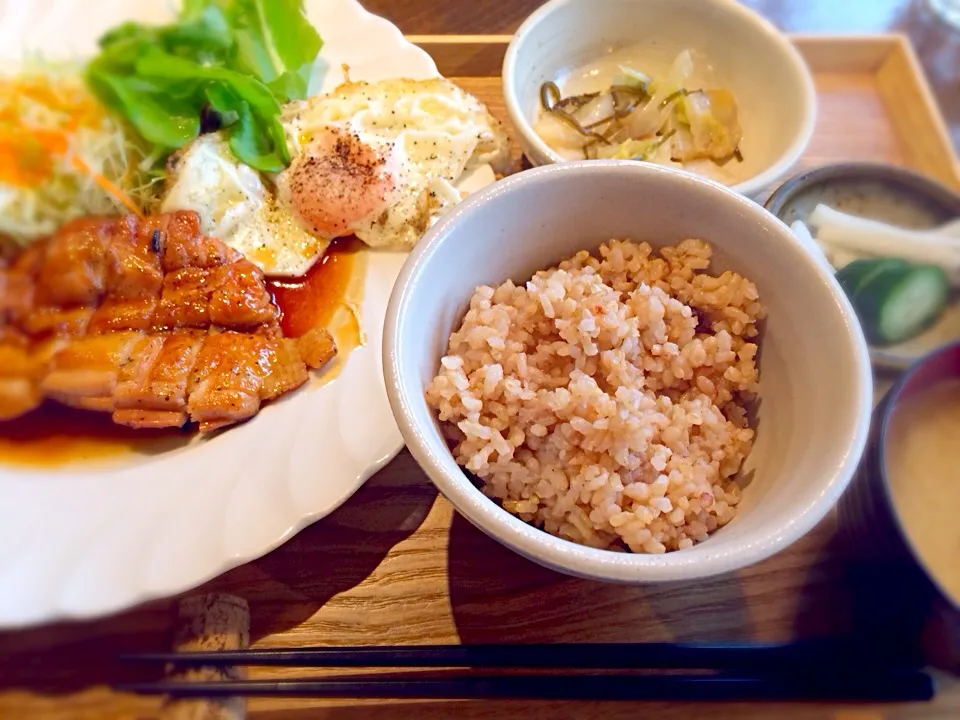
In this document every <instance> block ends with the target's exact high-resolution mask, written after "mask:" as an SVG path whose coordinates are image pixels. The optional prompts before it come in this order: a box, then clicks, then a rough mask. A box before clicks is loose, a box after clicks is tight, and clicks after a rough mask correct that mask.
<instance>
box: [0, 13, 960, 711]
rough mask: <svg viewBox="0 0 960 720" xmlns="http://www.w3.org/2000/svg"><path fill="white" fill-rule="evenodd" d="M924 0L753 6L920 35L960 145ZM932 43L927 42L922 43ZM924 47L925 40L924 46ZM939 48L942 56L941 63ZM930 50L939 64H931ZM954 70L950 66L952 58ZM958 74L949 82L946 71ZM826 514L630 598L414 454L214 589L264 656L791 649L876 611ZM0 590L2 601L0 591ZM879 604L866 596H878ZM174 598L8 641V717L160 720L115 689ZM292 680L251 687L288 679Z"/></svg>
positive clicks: (288, 706)
mask: <svg viewBox="0 0 960 720" xmlns="http://www.w3.org/2000/svg"><path fill="white" fill-rule="evenodd" d="M924 1H925V0H920V1H914V2H909V1H906V0H750V1H749V2H748V4H750V5H752V6H754V7H755V8H757V9H759V10H760V11H762V12H764V13H766V14H767V15H768V16H770V17H771V18H773V19H774V20H775V21H776V22H777V23H778V24H779V25H780V26H781V27H783V28H785V29H787V30H791V31H829V32H847V31H849V32H873V31H883V30H890V29H895V30H897V29H899V30H904V31H907V32H909V34H910V35H911V37H912V38H913V39H914V42H915V44H916V45H917V47H918V49H919V51H920V55H921V58H922V60H923V62H924V65H925V67H926V68H927V70H928V73H930V75H931V78H932V80H933V84H934V87H935V89H936V92H937V95H938V97H939V99H940V101H941V104H942V105H943V107H944V109H945V114H946V115H947V117H948V120H949V122H950V126H951V129H952V131H953V133H954V142H955V143H956V142H957V140H958V139H960V86H958V85H957V82H958V75H960V62H958V58H960V54H954V49H953V48H954V46H960V38H958V37H949V36H948V35H947V34H946V31H944V30H942V29H941V28H940V27H939V26H938V25H937V24H936V23H935V22H934V21H932V20H931V19H930V18H928V17H927V14H926V12H925V10H924V7H923V6H924ZM538 4H539V1H538V0H446V2H442V3H428V2H426V1H425V0H368V1H367V3H366V5H367V6H368V7H369V8H370V9H371V10H373V11H374V12H378V13H379V14H382V15H384V16H386V17H389V18H390V19H391V20H393V21H394V22H395V23H396V24H397V25H398V26H399V27H400V28H401V29H402V30H403V31H404V32H405V33H407V34H411V35H434V34H504V33H511V32H512V31H513V30H514V29H515V28H516V26H517V25H518V24H519V22H520V21H521V20H522V19H523V18H524V17H525V16H526V15H527V14H528V13H529V12H530V11H531V10H532V9H533V8H534V7H535V6H537V5H538ZM925 38H926V39H925ZM924 43H926V44H924ZM931 48H933V50H931ZM925 50H926V52H925ZM945 58H946V59H945ZM946 68H948V69H946ZM849 582H850V577H849V566H848V564H847V563H846V562H845V560H844V553H843V550H842V547H841V546H840V542H839V540H838V537H837V534H836V524H835V520H834V518H832V517H831V518H828V520H826V521H825V522H824V523H823V524H822V525H821V526H820V527H818V528H817V529H816V530H815V531H814V532H811V533H810V534H809V535H808V536H807V537H805V538H804V539H802V540H801V541H800V542H799V543H798V544H797V546H795V547H794V548H792V549H791V551H790V552H789V553H782V554H780V555H778V556H776V557H773V558H771V559H769V560H767V561H765V562H763V563H760V564H759V565H756V566H754V567H752V568H749V569H747V570H744V571H741V572H738V573H736V574H731V575H726V576H723V577H719V578H715V579H711V580H707V581H701V582H697V583H676V584H671V585H663V586H651V587H639V588H631V587H620V586H610V585H603V584H599V583H593V582H587V581H582V580H576V579H573V578H568V577H565V576H562V575H559V574H556V573H553V572H551V571H548V570H545V569H542V568H540V567H538V566H536V565H533V564H532V563H529V562H527V561H526V560H523V559H522V558H520V557H518V556H517V555H515V554H513V553H512V552H510V551H508V550H506V549H504V548H503V547H501V546H500V545H498V544H497V543H496V542H494V541H492V540H490V539H488V538H486V537H485V536H484V535H482V534H481V533H480V532H479V531H477V530H475V529H474V528H473V527H472V526H471V525H469V524H468V523H467V522H466V521H465V520H463V519H462V518H460V517H459V516H457V515H456V513H455V512H454V511H453V510H452V508H451V507H450V505H449V504H448V503H446V502H445V501H444V500H442V499H440V498H438V497H437V493H436V491H435V490H434V489H433V487H432V485H431V484H430V482H429V481H428V480H427V478H426V477H425V476H424V475H423V473H422V472H421V471H420V469H419V468H418V467H417V466H416V464H415V463H414V462H413V460H412V459H411V457H410V456H409V454H407V453H406V452H403V453H401V455H400V456H399V457H398V458H397V459H396V460H394V461H393V462H392V463H391V464H390V465H389V466H388V467H387V468H386V469H385V470H383V471H382V472H380V473H379V474H378V475H377V476H375V477H374V478H373V479H372V480H371V481H370V482H368V483H367V484H366V486H365V487H363V488H362V489H361V490H360V491H359V492H358V493H357V495H356V496H354V497H353V498H352V499H351V500H350V501H348V502H347V503H346V504H345V505H344V506H343V507H341V508H340V509H339V510H337V511H336V512H334V513H333V514H332V515H331V516H329V517H328V518H326V519H324V520H323V521H321V522H318V523H316V524H315V525H313V526H312V527H310V528H308V529H306V530H304V531H303V532H301V533H300V534H299V535H297V536H296V537H295V538H293V539H292V540H291V541H290V542H288V543H287V544H285V545H284V546H283V547H281V548H279V549H278V550H276V551H274V552H272V553H270V554H269V555H267V556H265V557H263V558H261V559H260V560H257V561H255V562H252V563H249V564H247V565H244V566H242V567H239V568H237V569H235V570H233V571H231V572H229V573H227V574H226V575H224V576H222V577H220V578H217V579H216V580H214V581H213V582H211V583H209V584H208V585H207V586H205V587H204V588H203V590H216V591H223V592H229V593H234V594H237V595H240V596H242V597H244V598H246V599H247V601H248V602H249V603H250V607H251V638H252V641H253V643H254V644H255V645H257V646H264V647H265V646H275V647H293V646H300V645H308V644H328V643H336V644H387V643H407V644H422V643H448V642H449V643H455V642H462V643H478V642H505V641H528V642H536V641H545V642H556V641H573V642H576V641H611V642H612V641H637V642H640V641H658V640H682V639H697V640H709V639H717V640H720V639H747V638H754V639H765V640H786V639H790V638H795V637H810V636H821V635H828V634H832V633H839V632H844V631H846V630H848V629H849V628H850V627H851V626H854V625H856V624H857V622H858V619H859V618H861V615H862V612H863V609H864V606H863V605H862V604H861V603H860V599H859V598H858V596H857V594H856V593H855V592H853V591H852V590H851V586H850V585H849ZM0 592H2V589H0ZM868 600H869V599H868ZM170 611H171V602H170V601H161V602H156V603H152V604H150V605H147V606H145V607H141V608H137V609H135V610H132V611H130V612H126V613H123V614H121V615H118V616H115V617H113V618H109V619H105V620H102V621H96V622H90V623H64V624H58V625H55V626H47V627H43V628H39V629H33V630H29V631H22V632H14V633H4V634H0V717H2V718H7V717H10V718H32V717H39V718H58V719H59V718H97V719H100V718H148V717H152V716H154V715H155V714H156V710H157V707H158V704H157V702H156V701H155V700H153V699H150V698H140V697H136V696H133V695H123V694H117V693H113V692H112V691H110V690H109V689H108V688H107V687H106V684H107V683H111V682H116V681H119V680H123V679H129V678H131V677H132V671H131V669H130V668H129V667H126V666H123V665H121V664H119V663H118V662H117V660H116V655H117V654H118V653H119V652H122V651H125V650H145V649H165V648H167V647H169V643H170V632H171V612H170ZM290 674H291V673H290V672H288V671H284V670H272V671H269V670H262V671H259V672H256V671H255V672H254V673H253V674H252V676H253V677H272V678H281V677H284V676H289V675H290ZM249 714H250V717H252V718H258V719H266V718H280V717H283V718H304V719H306V718H315V717H332V718H344V719H347V720H349V719H352V718H364V717H368V716H369V717H378V718H394V717H395V718H406V717H409V716H411V715H416V716H417V717H422V718H434V717H435V718H445V717H450V716H453V715H456V716H458V717H478V718H479V717H488V716H495V717H502V718H507V717H523V716H526V717H530V718H539V717H543V718H547V717H561V718H562V717H577V718H580V717H593V716H600V715H603V716H605V717H609V718H621V717H622V718H636V717H643V716H646V715H648V714H649V716H651V717H652V716H654V714H656V715H657V716H658V717H662V718H683V717H706V716H708V715H709V716H710V717H711V718H715V719H716V720H720V719H721V718H772V717H778V718H783V720H794V719H799V718H834V719H836V720H868V719H870V720H879V719H881V718H889V719H891V720H892V719H894V718H896V719H898V720H899V719H907V718H911V719H912V718H917V719H919V718H944V719H946V718H960V684H958V682H957V681H956V680H948V681H947V682H946V683H945V684H944V689H943V690H942V692H941V693H940V695H939V696H938V699H937V701H936V702H935V703H930V704H918V705H911V706H870V707H854V706H849V705H848V706H843V705H809V704H798V705H772V704H754V705H746V704H719V705H690V704H670V703H567V704H563V703H550V702H524V701H510V702H404V703H375V704H374V703H370V702H351V701H332V702H330V701H327V702H321V701H307V700H270V701H268V700H254V701H251V702H250V704H249Z"/></svg>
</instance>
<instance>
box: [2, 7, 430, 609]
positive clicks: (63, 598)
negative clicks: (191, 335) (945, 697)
mask: <svg viewBox="0 0 960 720" xmlns="http://www.w3.org/2000/svg"><path fill="white" fill-rule="evenodd" d="M307 7H308V15H309V17H310V21H311V22H312V23H313V24H314V26H315V27H316V28H317V29H318V30H319V31H320V34H321V35H322V36H323V38H324V46H323V49H322V51H321V53H320V62H318V75H317V76H316V77H315V80H316V83H315V84H316V85H317V86H319V87H322V88H323V89H325V90H326V89H330V88H331V87H333V86H335V85H337V84H338V83H339V82H340V81H341V79H342V75H341V73H340V70H339V68H340V65H341V64H342V63H347V64H348V65H349V66H350V75H351V78H352V79H355V80H377V79H381V78H385V77H397V76H406V77H414V78H420V77H430V76H434V75H436V74H437V70H436V66H435V65H434V64H433V61H432V60H431V59H430V57H429V56H428V55H427V54H426V53H424V52H423V51H422V50H420V49H418V48H416V47H414V46H413V45H411V44H409V43H408V42H406V40H404V39H403V37H402V35H401V34H400V32H399V31H398V30H397V28H395V27H394V26H393V25H391V24H390V23H389V22H387V21H386V20H383V19H382V18H378V17H375V16H373V15H371V14H370V13H368V12H367V11H366V10H364V9H363V8H362V7H361V6H360V5H359V4H357V2H356V1H355V0H320V1H315V2H310V1H309V0H308V2H307ZM170 12H171V10H170V4H169V3H168V2H165V1H164V0H152V1H144V0H139V1H138V2H131V1H130V0H122V1H119V0H118V1H114V2H105V1H102V0H98V2H95V3H94V2H86V1H83V0H73V1H68V0H31V2H27V1H26V0H0V18H2V22H0V57H2V58H3V59H4V60H5V61H6V62H7V63H8V65H7V66H8V67H9V66H10V65H9V63H11V62H17V61H19V59H20V58H21V57H22V52H23V50H29V49H39V50H41V51H42V52H44V53H45V54H47V55H49V56H51V57H53V56H60V57H62V56H63V55H64V54H74V53H76V54H77V55H80V56H85V55H89V54H90V53H92V52H94V49H95V43H96V38H97V37H98V36H99V35H100V34H101V33H102V32H103V31H104V30H106V29H107V28H109V27H111V26H113V25H116V24H117V23H119V22H121V21H122V20H125V19H130V20H138V21H144V22H163V21H165V20H166V19H168V18H169V17H170ZM325 70H329V72H325ZM405 258H406V255H405V254H400V253H368V262H367V268H366V277H365V288H364V300H363V306H362V326H363V332H364V334H365V336H366V344H365V345H364V346H362V347H360V348H358V349H356V350H354V351H353V352H352V353H351V354H350V355H349V357H348V360H347V362H346V364H345V366H344V368H343V370H342V372H341V373H340V375H339V376H338V377H337V378H336V379H335V380H333V381H332V382H330V383H328V384H326V385H322V386H319V387H307V388H304V389H301V390H300V391H298V392H296V393H294V394H292V395H291V396H288V397H287V398H284V399H283V400H281V401H279V402H276V403H274V404H272V405H269V406H268V407H266V408H265V409H264V410H263V411H262V412H261V413H260V414H259V415H258V416H257V417H256V418H254V419H253V420H251V421H250V422H248V423H246V424H244V425H241V426H239V427H235V428H232V429H230V430H229V431H226V432H224V433H223V434H221V435H218V436H216V437H213V438H211V439H209V440H204V441H201V442H195V443H191V444H190V445H189V446H187V447H185V448H182V449H179V450H174V451H171V452H169V453H166V454H161V455H156V456H152V457H131V458H125V459H123V460H122V464H117V463H116V462H115V463H114V464H113V465H112V466H107V467H103V468H91V467H90V466H86V467H83V468H77V469H70V471H66V470H60V471H51V472H33V471H22V470H15V469H11V468H9V467H8V468H2V467H0V511H2V513H3V517H2V519H0V627H15V626H25V625H32V624H37V623H42V622H48V621H52V620H56V619H63V618H90V617H95V616H99V615H104V614H107V613H111V612H115V611H118V610H122V609H124V608H127V607H130V606H132V605H136V604H138V603H140V602H143V601H145V600H150V599H154V598H158V597H163V596H166V595H172V594H176V593H179V592H182V591H184V590H188V589H190V588H191V587H195V586H197V585H199V584H201V583H203V582H205V581H206V580H208V579H210V578H212V577H215V576H216V575H219V574H220V573H222V572H224V571H226V570H229V569H230V568H232V567H235V566H236V565H239V564H241V563H243V562H246V561H248V560H252V559H254V558H257V557H259V556H261V555H263V554H265V553H267V552H268V551H270V550H272V549H273V548H275V547H277V546H278V545H280V544H281V543H282V542H284V541H285V540H287V539H288V538H290V537H291V536H292V535H293V534H294V533H296V532H297V531H299V530H301V529H302V528H304V527H305V526H307V525H309V524H310V523H311V522H313V521H315V520H317V519H319V518H322V517H324V516H325V515H327V514H329V513H330V512H332V511H333V510H334V509H336V508H337V507H338V506H339V505H341V504H342V503H343V502H344V501H345V500H346V499H347V498H349V497H350V496H351V495H352V494H353V493H354V492H356V490H357V489H358V488H359V487H360V486H361V485H362V484H363V482H364V481H365V480H366V479H367V478H369V477H370V476H371V475H372V474H373V473H375V472H376V471H377V470H378V469H380V468H381V467H382V466H383V465H384V464H385V463H387V462H388V461H389V460H390V459H391V458H393V457H394V456H395V455H396V454H397V452H399V450H400V448H401V447H402V446H403V441H402V439H401V437H400V433H399V431H398V430H397V426H396V423H395V422H394V419H393V415H392V413H391V411H390V405H389V403H388V402H387V395H386V390H385V388H384V385H383V373H382V365H381V339H382V331H383V319H384V314H385V311H386V307H387V300H388V298H389V296H390V290H391V288H392V287H393V283H394V280H395V279H396V277H397V274H398V272H399V270H400V266H401V265H402V263H403V260H404V259H405Z"/></svg>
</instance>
